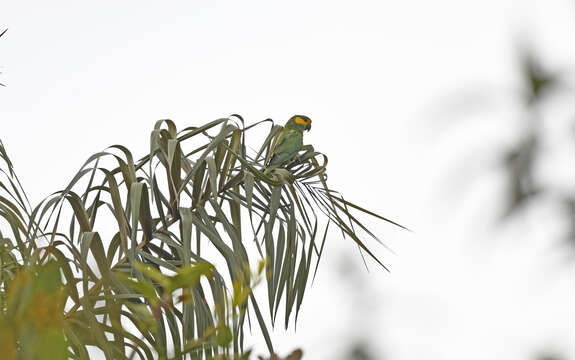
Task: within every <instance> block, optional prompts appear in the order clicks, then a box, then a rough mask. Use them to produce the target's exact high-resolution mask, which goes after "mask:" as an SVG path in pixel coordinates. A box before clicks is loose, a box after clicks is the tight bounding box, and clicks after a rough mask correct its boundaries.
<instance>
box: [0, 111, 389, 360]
mask: <svg viewBox="0 0 575 360" xmlns="http://www.w3.org/2000/svg"><path fill="white" fill-rule="evenodd" d="M266 124H269V125H271V126H270V128H269V130H268V133H267V136H265V139H263V141H262V140H260V141H258V142H256V143H257V144H259V145H260V146H259V149H258V150H257V151H255V150H254V151H252V152H253V154H248V151H247V150H246V148H247V143H246V137H247V136H248V135H250V134H251V133H250V131H251V130H252V129H254V130H255V129H259V128H262V127H263V126H265V125H266ZM279 130H281V126H278V125H274V124H273V122H272V121H271V120H269V119H268V120H264V121H261V122H258V123H256V124H254V125H251V126H247V127H246V126H245V125H244V122H243V119H242V118H241V117H239V116H237V115H234V116H232V117H230V118H224V119H218V120H215V121H212V122H209V123H207V124H205V125H203V126H200V127H187V128H185V129H183V130H181V131H179V132H178V131H177V129H176V125H175V124H174V123H173V122H172V121H171V120H161V121H158V122H157V123H156V124H155V126H154V129H153V131H152V133H151V141H150V152H149V153H148V154H147V155H146V156H144V157H143V158H141V159H140V160H138V161H134V159H133V156H132V154H131V152H130V151H129V150H128V149H127V148H125V147H123V146H121V145H114V146H111V147H110V148H108V149H106V151H103V152H99V153H96V154H94V155H93V156H91V157H90V158H89V159H88V160H87V161H86V162H85V164H84V165H83V166H82V167H81V169H80V170H79V171H78V173H77V174H76V175H75V176H74V177H73V179H72V181H71V182H70V183H69V184H68V186H67V187H66V188H65V189H64V190H61V191H58V192H56V193H54V194H52V195H51V196H49V197H48V198H46V199H44V200H43V201H41V202H40V203H39V204H38V205H35V206H31V205H30V203H29V201H28V200H27V198H26V194H25V192H24V190H23V189H22V186H21V185H20V182H19V181H18V178H17V176H16V174H15V173H14V171H13V166H12V163H11V162H10V159H9V158H8V156H7V154H6V151H5V149H4V147H3V145H2V144H1V143H0V157H1V160H3V162H4V164H3V167H0V171H1V175H2V178H0V191H1V193H0V222H1V221H3V225H7V226H6V229H7V230H5V231H7V233H8V236H6V237H4V236H2V234H1V233H0V239H1V241H2V242H1V244H0V245H1V246H0V260H1V263H0V266H1V268H0V296H1V297H2V299H4V298H6V297H8V299H10V296H17V295H8V294H18V293H21V292H22V291H24V290H22V289H21V288H19V287H18V286H22V285H17V284H19V283H21V281H20V282H19V281H17V279H18V278H19V276H21V275H18V274H20V273H24V274H25V273H26V272H27V271H28V272H30V271H32V272H33V273H34V274H40V272H38V271H35V270H28V269H35V268H38V267H41V266H47V267H49V268H50V269H52V268H53V266H54V265H51V264H57V266H58V269H59V271H60V272H61V274H62V277H61V279H60V280H59V281H62V284H61V286H53V287H51V289H58V291H57V293H58V294H62V295H61V296H62V299H63V300H62V301H60V300H58V301H56V300H54V301H53V303H50V304H52V305H50V306H53V308H51V309H53V311H54V313H55V314H56V313H58V314H60V313H61V314H62V317H61V319H60V320H59V321H58V322H54V324H61V326H62V333H63V334H64V338H65V341H66V344H67V351H66V356H67V357H68V358H74V359H76V358H77V359H85V358H88V357H89V351H90V350H91V348H93V347H95V348H98V349H99V350H100V351H102V352H103V353H104V355H105V356H106V358H108V359H128V358H129V359H131V358H134V357H138V358H140V359H153V358H160V359H168V358H170V359H184V358H189V357H191V358H192V359H196V358H197V359H201V358H206V359H231V358H236V359H239V358H247V357H248V356H249V351H246V350H245V349H244V331H245V329H246V326H247V324H248V323H249V324H257V326H258V328H259V329H260V331H261V334H262V336H263V337H264V339H265V342H266V344H267V346H268V349H269V351H270V354H272V355H273V354H274V348H273V344H272V341H271V337H270V333H269V329H268V326H269V323H268V321H269V322H271V325H272V326H273V325H274V324H275V322H276V320H277V313H278V310H279V309H280V307H281V304H283V307H284V310H285V311H284V326H285V327H286V328H287V326H288V324H289V322H290V318H291V316H292V315H293V314H295V319H297V314H298V312H299V310H300V307H301V305H302V301H303V296H304V292H305V289H306V286H307V284H308V280H309V278H310V276H309V275H310V273H311V272H312V271H313V272H315V271H317V266H318V264H319V260H320V258H321V255H322V252H323V248H324V244H325V241H326V238H327V235H328V229H329V227H330V224H334V225H335V226H336V228H338V229H339V231H340V232H341V233H342V234H343V235H344V236H347V237H349V238H350V239H352V240H353V242H354V243H355V244H356V245H357V246H359V248H360V249H362V250H363V251H365V252H366V253H367V254H369V255H370V256H371V257H372V258H373V259H375V261H377V262H378V263H379V264H381V265H382V266H383V264H382V263H381V262H380V260H379V259H377V258H376V257H375V255H374V254H373V253H372V252H371V251H370V250H369V249H368V248H367V247H366V245H365V244H364V243H363V242H362V241H361V240H360V238H359V234H358V232H357V231H358V230H359V229H361V230H362V231H364V232H365V233H366V234H368V235H369V236H371V237H373V238H374V239H377V238H376V237H375V235H373V233H372V232H371V231H369V230H368V229H367V228H366V227H365V226H364V225H363V224H362V223H361V222H359V221H358V220H357V218H356V217H355V216H354V215H352V213H351V210H356V211H359V212H363V213H366V214H370V215H372V216H375V217H377V218H379V219H381V220H384V221H388V222H391V221H390V220H388V219H386V218H383V217H381V216H379V215H376V214H375V213H373V212H370V211H368V210H365V209H363V208H361V207H359V206H357V205H355V204H353V203H350V202H348V201H347V200H345V199H344V198H343V197H342V196H341V195H339V193H337V192H335V191H333V190H331V189H329V188H328V187H327V183H326V176H325V170H326V165H327V157H326V156H324V155H323V154H321V153H318V152H316V151H315V150H314V149H313V147H311V146H307V147H306V148H305V151H304V152H303V153H302V154H301V156H300V157H299V159H297V161H294V162H293V163H291V164H288V165H287V166H286V167H285V168H284V169H278V170H277V171H275V172H272V173H271V174H264V172H263V171H262V170H263V164H265V163H266V161H267V159H269V157H270V156H271V154H272V152H273V148H274V144H275V140H276V139H277V136H278V132H279ZM322 214H323V215H324V216H320V215H322ZM392 223H393V222H392ZM393 224H395V223H393ZM1 225H2V224H0V226H1ZM396 225H397V224H396ZM0 229H2V228H1V227H0ZM356 229H357V230H356ZM378 241H379V240H378ZM51 261H52V262H51ZM47 263H49V265H44V264H47ZM255 263H257V266H255V267H253V265H252V264H255ZM252 268H255V271H254V270H252ZM50 271H52V272H53V271H54V270H50ZM22 276H24V277H26V276H25V275H22ZM34 276H36V275H34ZM37 276H40V275H37ZM46 276H48V275H46ZM28 277H33V276H32V275H29V276H28ZM49 277H50V279H53V278H55V277H54V276H52V275H50V276H49ZM260 278H264V279H265V282H266V284H267V303H268V306H267V310H266V309H265V308H262V307H261V306H260V302H261V299H257V297H256V296H255V294H254V292H253V291H252V290H253V288H254V286H255V285H256V284H257V283H258V282H259V279H260ZM34 279H36V278H35V277H34ZM41 280H42V276H40V277H38V278H37V280H34V281H33V282H32V285H26V286H29V287H31V288H32V289H35V286H36V285H33V284H35V283H36V282H39V281H41ZM54 281H55V280H54ZM15 284H16V285H15ZM31 291H32V290H31ZM53 291H55V290H53ZM27 294H28V296H31V297H34V292H30V291H28V292H27ZM30 294H32V295H30ZM58 296H60V295H58ZM40 298H42V297H40ZM58 299H59V298H58ZM39 301H44V300H39ZM9 303H10V301H8V302H6V301H3V302H2V311H3V312H4V313H5V314H7V318H9V319H16V318H17V316H20V315H17V314H19V312H18V311H17V310H14V309H13V308H12V307H11V306H10V305H9ZM22 306H25V305H22ZM55 306H60V308H59V309H60V310H61V311H57V309H55V308H54V307H55ZM265 312H268V313H269V314H268V315H266V314H265ZM30 316H32V315H30ZM34 316H39V315H34ZM268 316H269V320H266V317H268ZM246 318H247V319H248V322H246ZM251 318H255V321H254V320H250V319H251ZM11 321H18V320H11ZM58 326H59V325H58ZM250 327H251V325H250ZM18 334H19V333H17V334H16V335H9V336H8V335H6V336H8V337H7V338H3V341H7V342H10V341H12V340H15V339H16V338H15V336H17V335H18ZM0 336H4V335H0ZM10 336H12V337H10ZM10 339H12V340H10ZM57 343H58V344H60V343H61V342H60V341H58V342H57ZM15 344H19V345H18V346H16V347H14V349H16V350H15V351H20V350H18V349H21V348H22V347H23V346H24V342H19V341H16V342H15ZM50 355H51V356H50V358H55V357H53V354H50ZM296 355H297V354H296ZM296 355H294V357H293V358H294V359H295V358H298V357H296ZM299 357H301V354H300V355H299Z"/></svg>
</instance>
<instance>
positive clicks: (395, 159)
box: [0, 0, 575, 360]
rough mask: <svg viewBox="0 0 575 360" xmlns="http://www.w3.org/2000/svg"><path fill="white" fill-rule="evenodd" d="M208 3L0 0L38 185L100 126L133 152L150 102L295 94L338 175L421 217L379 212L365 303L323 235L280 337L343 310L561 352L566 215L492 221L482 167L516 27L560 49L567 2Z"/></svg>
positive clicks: (507, 92) (198, 102)
mask: <svg viewBox="0 0 575 360" xmlns="http://www.w3.org/2000/svg"><path fill="white" fill-rule="evenodd" d="M207 3H208V2H196V1H180V2H176V1H174V2H162V3H160V2H148V1H122V2H118V1H98V2H91V3H88V2H79V1H75V2H72V1H49V2H46V1H15V0H12V1H10V0H8V1H5V2H4V3H3V4H2V5H3V6H2V7H1V8H2V9H1V13H0V29H3V28H4V27H8V28H9V31H8V32H7V33H6V35H5V37H3V38H2V39H1V41H0V66H1V68H0V69H1V71H2V74H0V82H2V83H4V84H6V85H7V87H6V88H0V138H1V139H2V141H3V142H4V144H5V146H6V147H7V149H8V151H9V154H10V156H11V157H12V160H13V162H14V163H15V166H16V169H17V171H18V174H19V176H20V177H21V179H22V180H23V184H24V186H25V188H26V189H27V191H28V193H29V195H30V196H31V197H32V199H33V201H34V202H36V201H39V200H40V199H41V198H43V197H44V196H47V195H48V194H49V193H50V192H52V191H55V190H58V189H61V188H62V187H64V186H65V184H66V183H67V182H68V180H69V179H70V177H71V176H72V175H73V174H74V173H75V172H76V171H77V170H78V168H79V167H80V165H81V164H82V163H83V162H84V160H85V159H86V158H87V157H88V156H89V155H91V154H92V153H94V152H97V151H99V150H102V149H103V148H105V147H106V146H108V145H112V144H116V143H122V144H124V145H127V146H128V147H130V149H132V150H133V153H134V154H136V157H139V156H140V155H142V154H144V153H145V152H146V151H147V149H148V139H149V133H150V131H151V128H152V126H153V123H154V121H155V120H157V119H161V118H170V119H172V120H174V121H176V123H177V124H178V126H179V127H180V128H183V127H186V126H189V125H193V124H199V123H204V122H207V121H209V120H213V119H216V118H219V117H223V116H227V115H229V114H232V113H239V114H242V115H243V116H244V118H245V119H246V120H247V121H248V122H255V121H257V120H261V119H264V118H267V117H272V118H273V119H275V120H276V121H278V122H283V121H284V120H286V119H287V118H288V117H289V116H291V115H293V114H294V113H301V114H306V115H309V116H310V117H311V118H312V119H313V121H314V123H313V124H314V125H313V130H312V131H311V132H310V133H308V134H306V142H308V143H312V144H314V146H315V148H316V149H318V150H320V151H322V152H324V153H326V154H327V155H328V156H329V158H330V164H329V170H328V173H329V176H330V177H329V180H330V182H331V184H332V186H333V187H334V188H336V189H338V190H340V191H341V192H342V193H343V194H344V195H345V196H346V197H347V198H349V199H350V200H352V201H354V202H357V203H359V204H362V205H365V206H366V207H367V208H370V209H373V210H375V211H377V212H379V213H382V214H384V215H386V216H389V217H391V218H394V219H397V220H398V221H400V222H401V223H404V224H406V225H408V226H410V227H411V228H413V229H415V230H416V234H415V235H407V234H405V233H401V232H398V231H396V230H394V229H392V228H390V227H387V226H377V225H376V229H377V230H378V232H379V233H380V234H382V235H383V237H384V238H385V239H387V240H388V241H389V244H390V245H391V246H392V247H393V249H394V250H395V251H396V252H397V253H398V255H396V256H393V255H389V254H386V253H384V252H380V253H381V254H382V255H383V256H384V260H386V261H388V263H391V264H392V272H391V274H387V273H384V272H383V271H380V270H378V269H375V267H374V266H371V272H370V273H366V272H364V271H363V270H362V269H361V268H359V272H358V274H356V275H355V276H356V277H359V278H360V279H361V281H360V282H361V284H363V285H362V286H364V290H365V291H366V294H368V295H369V296H370V300H369V304H368V305H365V304H364V305H365V307H364V308H363V310H362V311H361V312H359V313H357V312H354V311H351V310H350V307H351V306H352V305H353V304H354V303H353V302H350V300H349V299H350V296H348V294H349V293H353V292H354V291H355V290H354V289H353V288H349V287H348V286H347V285H341V284H338V283H337V279H338V277H339V276H340V275H339V274H338V273H336V272H335V271H336V270H335V269H336V267H337V264H339V263H340V262H341V254H345V253H351V255H352V256H351V257H352V258H353V259H354V263H355V264H356V265H357V263H358V262H357V260H358V259H359V255H358V254H357V251H356V250H355V248H354V247H353V246H351V245H350V244H348V243H345V242H343V241H340V240H339V239H338V238H337V237H333V239H332V241H331V243H330V244H328V246H329V248H328V250H327V253H326V255H325V258H324V259H323V260H322V261H324V262H323V263H322V265H323V267H321V268H320V272H319V274H318V279H317V280H318V281H317V282H316V284H315V285H314V286H313V287H312V288H311V289H310V290H309V291H308V293H307V294H306V299H305V300H306V301H305V302H304V306H303V310H302V313H301V315H300V323H299V324H298V331H297V332H295V333H294V331H293V330H290V331H288V332H287V333H285V334H284V333H281V332H277V333H276V334H274V340H275V341H276V342H277V343H278V346H279V349H280V350H281V351H282V352H284V353H285V352H288V351H289V350H291V349H293V348H295V347H299V346H302V347H303V348H304V350H305V351H306V355H307V356H306V358H308V359H333V358H335V357H336V356H337V354H338V353H340V352H341V351H343V350H342V349H344V348H345V346H346V341H347V340H349V337H350V335H349V332H347V331H346V330H345V329H343V328H341V327H340V326H338V324H339V323H341V322H342V321H341V319H342V318H343V319H345V321H348V320H349V322H350V324H352V325H353V328H354V331H355V330H356V329H358V328H361V331H359V330H358V331H357V333H358V334H366V336H368V337H369V339H370V341H372V342H373V343H374V345H373V347H374V349H375V350H376V351H377V352H378V353H381V354H384V355H385V357H386V358H387V359H393V360H403V359H421V358H426V359H507V360H512V359H526V358H529V357H530V356H531V355H530V354H531V353H532V352H533V351H542V350H545V349H548V348H550V349H557V351H560V352H563V353H565V354H570V355H571V356H575V345H574V344H573V343H572V341H571V340H572V339H573V336H575V321H573V320H575V308H574V307H573V306H572V304H573V301H574V300H575V292H574V291H573V285H572V284H573V279H574V275H573V274H572V273H569V272H567V270H566V268H565V267H564V263H563V262H562V260H561V256H560V255H559V254H558V253H557V251H556V250H554V248H552V247H550V245H549V244H550V243H551V241H552V240H555V239H557V237H558V234H560V231H559V230H560V229H558V226H560V225H561V224H560V222H558V221H555V222H551V221H549V222H545V223H544V224H539V225H535V223H536V221H535V220H537V223H539V221H538V220H539V219H541V218H542V217H544V218H545V217H549V216H550V215H554V213H553V211H554V210H553V209H552V207H550V206H547V207H545V206H544V207H543V209H542V210H541V211H540V212H539V213H538V212H534V213H533V214H528V215H526V217H525V218H524V219H521V220H520V221H517V222H516V223H512V224H508V225H506V227H505V228H504V229H503V230H499V231H495V230H494V226H495V225H497V224H496V222H495V220H494V219H495V216H496V215H495V211H496V209H497V207H496V205H497V200H498V195H499V192H498V191H500V190H501V181H500V180H499V179H498V177H497V174H496V173H495V172H493V171H492V172H491V173H486V175H484V176H478V175H480V174H482V173H483V171H484V170H486V169H490V167H491V169H493V165H492V164H493V161H492V160H493V159H489V158H488V157H487V155H489V154H494V153H496V151H497V149H501V148H502V145H501V144H505V143H506V142H507V143H509V141H510V139H512V135H513V132H512V130H513V129H514V127H513V122H514V121H516V120H517V117H518V111H517V108H516V107H515V106H514V105H513V104H512V102H511V101H513V90H514V89H517V86H518V83H517V74H516V73H515V72H514V69H515V68H514V66H515V65H516V63H515V62H514V61H515V59H514V55H515V52H514V51H515V47H514V46H515V44H516V40H518V39H519V38H521V37H531V38H533V39H534V40H533V43H534V44H535V46H536V47H537V48H539V49H541V50H543V51H544V53H545V54H546V55H547V56H546V58H545V60H546V61H547V62H548V63H549V64H552V65H554V66H559V67H562V68H565V67H567V66H570V61H572V60H573V59H574V58H575V43H573V41H572V39H573V35H575V4H574V3H573V2H570V1H567V0H548V1H545V2H535V1H503V0H501V1H461V0H459V1H455V0H454V1H447V0H439V1H423V0H419V1H416V0H408V1H402V2H399V1H395V2H391V1H387V2H384V1H373V2H367V1H355V2H353V5H351V2H346V1H313V2H311V1H307V2H304V1H290V2H283V3H281V4H279V3H276V2H274V3H272V2H269V1H267V2H266V1H244V2H223V1H217V2H211V4H210V5H207ZM558 132H559V133H561V132H562V130H561V129H559V130H558ZM358 158H360V159H358ZM490 161H491V162H490ZM561 167H562V166H558V168H561ZM351 173H357V174H361V175H360V176H361V178H360V179H361V180H358V177H352V176H350V174H351ZM373 193H376V194H377V196H373ZM372 224H376V223H375V222H372ZM542 239H543V240H542ZM374 245H375V244H374ZM356 281H358V280H357V279H356ZM342 292H343V295H342ZM351 298H352V299H353V297H351ZM325 302H328V303H329V305H325ZM338 312H339V313H341V314H340V315H338V316H337V317H334V313H338ZM364 312H365V313H364ZM354 318H355V319H354ZM262 351H263V348H262ZM381 356H382V357H383V355H381Z"/></svg>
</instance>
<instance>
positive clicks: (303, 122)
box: [295, 116, 311, 125]
mask: <svg viewBox="0 0 575 360" xmlns="http://www.w3.org/2000/svg"><path fill="white" fill-rule="evenodd" d="M295 123H296V124H300V125H308V124H310V123H311V120H310V119H304V118H302V117H301V116H296V118H295Z"/></svg>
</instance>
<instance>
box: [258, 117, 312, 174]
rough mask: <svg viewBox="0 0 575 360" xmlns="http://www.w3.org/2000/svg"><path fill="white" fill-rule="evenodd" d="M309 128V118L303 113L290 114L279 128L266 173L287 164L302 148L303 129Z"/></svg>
mask: <svg viewBox="0 0 575 360" xmlns="http://www.w3.org/2000/svg"><path fill="white" fill-rule="evenodd" d="M309 129H311V119H310V118H308V117H307V116H304V115H294V116H292V117H291V118H290V119H289V120H288V121H287V122H286V124H285V125H284V127H283V129H282V130H280V134H279V136H278V138H277V141H276V145H275V147H274V150H273V154H272V156H271V158H270V161H269V162H268V164H267V169H266V173H268V172H269V171H271V170H273V169H275V168H277V167H279V166H281V165H284V164H287V163H288V162H290V161H292V160H293V159H295V158H296V157H297V154H298V152H299V151H300V150H301V149H302V148H303V131H304V130H308V131H309Z"/></svg>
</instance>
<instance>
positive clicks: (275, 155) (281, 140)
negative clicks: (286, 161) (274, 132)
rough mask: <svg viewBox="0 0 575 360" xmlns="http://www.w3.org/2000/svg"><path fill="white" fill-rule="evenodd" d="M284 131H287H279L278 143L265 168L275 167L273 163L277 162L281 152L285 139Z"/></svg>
mask: <svg viewBox="0 0 575 360" xmlns="http://www.w3.org/2000/svg"><path fill="white" fill-rule="evenodd" d="M286 131H287V130H286V129H285V128H284V129H282V130H281V133H280V135H279V138H278V142H277V143H276V144H275V146H274V148H273V154H272V156H271V158H270V160H269V161H268V164H267V166H271V165H275V162H276V161H278V159H279V153H281V152H282V150H283V149H282V146H283V145H284V144H285V142H286V138H287V136H286Z"/></svg>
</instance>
